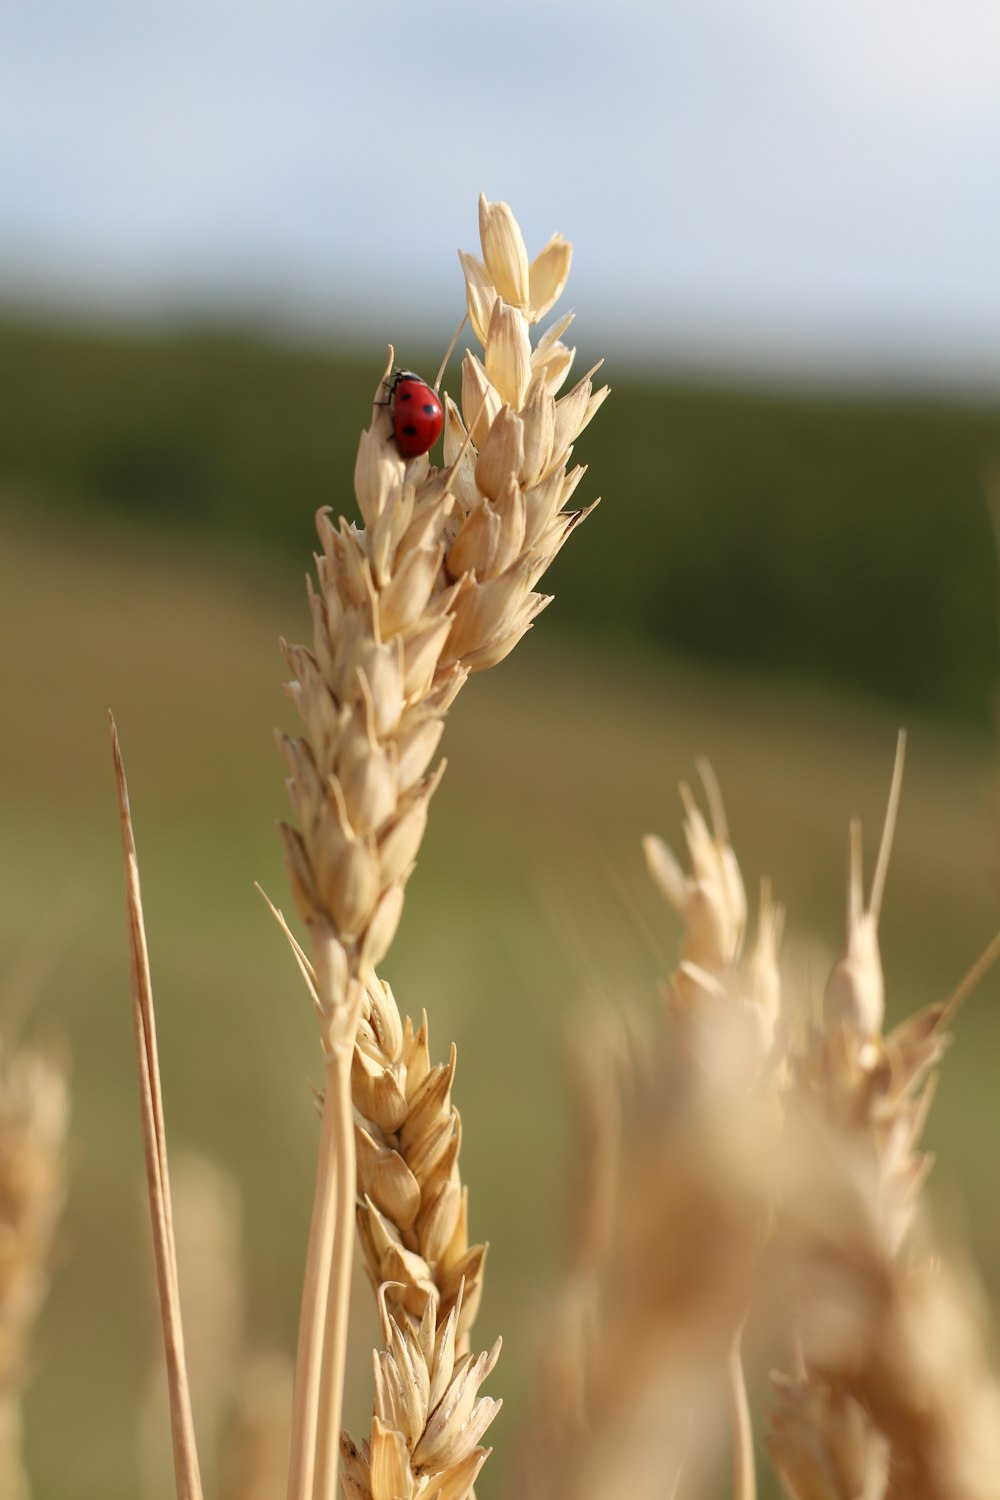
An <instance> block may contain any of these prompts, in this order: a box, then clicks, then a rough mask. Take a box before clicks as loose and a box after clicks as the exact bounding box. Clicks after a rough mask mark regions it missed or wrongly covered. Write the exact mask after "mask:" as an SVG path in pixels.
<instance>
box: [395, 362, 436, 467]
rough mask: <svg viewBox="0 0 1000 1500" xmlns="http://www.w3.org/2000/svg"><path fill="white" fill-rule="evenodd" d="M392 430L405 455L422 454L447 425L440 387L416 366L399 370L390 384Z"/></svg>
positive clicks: (431, 446) (401, 451) (430, 446)
mask: <svg viewBox="0 0 1000 1500" xmlns="http://www.w3.org/2000/svg"><path fill="white" fill-rule="evenodd" d="M389 404H390V405H391V407H392V432H393V436H394V437H395V439H396V447H397V448H398V449H399V452H400V455H401V457H403V458H418V457H419V456H420V454H421V453H426V452H428V450H429V449H431V448H433V447H434V444H435V443H436V442H437V440H438V438H439V437H440V436H441V428H442V427H443V426H444V409H443V407H442V406H441V402H440V400H439V399H438V394H437V391H435V390H432V389H431V387H430V386H429V385H428V384H427V382H426V381H425V380H421V378H420V376H419V375H415V374H414V373H413V371H412V370H399V371H398V372H397V374H396V375H394V376H393V381H392V384H391V385H390V387H389Z"/></svg>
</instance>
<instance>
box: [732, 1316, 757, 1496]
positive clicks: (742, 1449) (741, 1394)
mask: <svg viewBox="0 0 1000 1500" xmlns="http://www.w3.org/2000/svg"><path fill="white" fill-rule="evenodd" d="M742 1343H743V1329H742V1327H741V1328H740V1330H739V1332H738V1333H737V1335H736V1337H735V1338H734V1339H733V1343H732V1347H731V1349H730V1351H729V1360H728V1364H727V1367H726V1383H727V1387H728V1391H729V1411H730V1420H731V1423H732V1430H733V1500H756V1496H757V1474H756V1470H755V1468H754V1457H753V1424H752V1422H751V1420H750V1403H749V1402H748V1401H747V1386H746V1379H745V1377H744V1374H743V1356H742V1352H741V1346H742Z"/></svg>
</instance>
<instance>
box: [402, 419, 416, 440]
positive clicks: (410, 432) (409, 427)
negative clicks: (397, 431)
mask: <svg viewBox="0 0 1000 1500" xmlns="http://www.w3.org/2000/svg"><path fill="white" fill-rule="evenodd" d="M403 431H404V432H405V433H406V436H407V437H416V435H417V429H416V428H415V427H414V425H413V423H412V422H408V423H407V424H406V426H405V427H404V428H403Z"/></svg>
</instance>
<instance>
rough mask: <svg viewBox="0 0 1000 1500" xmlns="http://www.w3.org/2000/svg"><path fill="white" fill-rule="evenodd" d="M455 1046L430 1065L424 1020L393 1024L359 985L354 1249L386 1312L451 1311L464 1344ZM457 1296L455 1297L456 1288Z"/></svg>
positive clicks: (464, 1229) (390, 1009)
mask: <svg viewBox="0 0 1000 1500" xmlns="http://www.w3.org/2000/svg"><path fill="white" fill-rule="evenodd" d="M454 1072H455V1048H454V1047H452V1049H451V1056H450V1058H449V1060H448V1062H447V1063H438V1064H436V1065H435V1066H432V1065H431V1061H430V1054H429V1051H428V1028H427V1018H426V1016H425V1017H424V1019H423V1022H422V1024H421V1025H420V1027H419V1029H417V1030H416V1031H415V1030H414V1027H413V1023H412V1022H411V1021H410V1019H409V1018H408V1017H407V1020H406V1022H405V1023H402V1022H401V1021H400V1016H399V1011H398V1010H397V1008H396V1002H395V998H394V997H393V994H392V991H391V989H390V988H389V986H388V985H387V984H385V983H384V982H383V981H380V980H376V979H375V978H374V976H373V977H372V978H371V979H370V980H369V983H368V986H367V989H366V995H365V1006H364V1009H363V1012H362V1018H361V1021H360V1023H359V1026H358V1044H357V1048H356V1050H355V1054H354V1069H353V1077H352V1082H353V1096H354V1109H355V1132H356V1139H357V1160H358V1192H359V1196H360V1199H361V1202H360V1205H359V1209H358V1226H359V1232H360V1242H361V1247H362V1250H363V1251H364V1255H365V1260H366V1262H367V1265H368V1270H369V1274H370V1275H371V1278H372V1281H373V1283H374V1285H375V1286H376V1288H379V1287H381V1288H382V1292H381V1295H382V1296H384V1298H385V1299H386V1300H387V1303H388V1305H389V1307H390V1308H392V1309H397V1308H399V1309H402V1310H405V1311H406V1312H407V1313H409V1314H411V1316H413V1317H416V1318H422V1317H423V1315H424V1313H425V1312H426V1310H427V1307H428V1305H432V1304H434V1305H436V1306H435V1312H434V1316H435V1319H436V1322H437V1323H438V1324H441V1323H443V1321H444V1320H445V1318H447V1316H448V1315H449V1313H450V1312H451V1311H452V1309H453V1308H454V1307H456V1305H458V1304H459V1294H460V1291H461V1292H462V1295H461V1305H460V1313H459V1320H458V1330H457V1338H458V1341H459V1348H460V1350H462V1351H463V1352H464V1348H465V1339H466V1335H467V1334H468V1331H469V1329H470V1328H471V1327H472V1323H473V1321H474V1319H475V1316H476V1311H477V1309H478V1307H479V1301H480V1297H481V1295H482V1281H483V1270H484V1267H485V1260H486V1247H485V1246H484V1245H473V1246H471V1247H470V1245H469V1236H468V1193H467V1191H466V1189H465V1188H463V1186H462V1181H461V1177H460V1175H459V1169H458V1153H459V1149H460V1146H461V1138H462V1137H461V1123H460V1120H459V1116H458V1112H457V1111H456V1110H455V1109H453V1108H452V1105H451V1085H452V1079H453V1077H454ZM463 1289H464V1290H463Z"/></svg>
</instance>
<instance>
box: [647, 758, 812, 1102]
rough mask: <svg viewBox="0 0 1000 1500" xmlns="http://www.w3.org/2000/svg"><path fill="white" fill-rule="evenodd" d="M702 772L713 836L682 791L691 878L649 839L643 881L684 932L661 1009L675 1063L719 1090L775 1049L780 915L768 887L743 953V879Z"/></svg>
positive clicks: (718, 800)
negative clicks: (677, 1057) (680, 1061)
mask: <svg viewBox="0 0 1000 1500" xmlns="http://www.w3.org/2000/svg"><path fill="white" fill-rule="evenodd" d="M699 771H700V773H701V777H702V780H703V782H704V785H705V790H706V793H707V795H708V802H709V808H710V812H711V817H712V826H711V829H710V828H709V825H708V824H707V823H706V821H705V819H704V817H703V815H702V813H701V811H700V809H699V808H698V806H697V804H696V803H695V800H694V798H693V797H692V795H691V792H690V791H689V789H688V787H687V786H686V785H682V786H681V798H682V801H683V803H684V809H685V814H686V816H685V823H684V832H685V837H686V840H687V846H688V854H689V859H690V864H691V869H690V873H685V871H684V870H683V869H682V868H681V866H680V864H679V863H678V861H677V859H676V857H675V856H674V854H673V852H672V851H671V849H670V848H669V846H668V845H667V844H666V843H664V841H663V840H662V839H661V838H659V837H658V836H657V835H655V834H647V835H646V837H645V839H644V840H643V848H644V851H645V854H646V863H647V865H648V867H649V871H650V874H651V875H652V877H653V879H654V881H655V882H656V884H657V886H658V887H659V889H660V891H661V892H662V894H663V895H664V896H665V897H666V899H667V900H668V901H669V902H670V904H671V905H672V906H673V907H674V908H675V910H676V911H677V912H678V913H679V914H680V917H681V919H682V921H683V924H684V927H683V934H682V940H681V963H680V965H679V967H678V968H677V969H675V970H674V972H673V974H672V975H671V976H670V979H669V981H668V983H667V987H666V1000H667V1009H668V1013H669V1016H670V1020H671V1024H672V1029H673V1033H674V1037H675V1039H676V1041H677V1043H678V1044H679V1047H680V1049H681V1052H682V1055H684V1056H687V1057H688V1058H690V1060H691V1061H692V1062H693V1063H694V1064H695V1066H696V1069H697V1071H698V1073H699V1075H700V1076H702V1077H703V1078H707V1079H709V1080H714V1081H715V1082H716V1083H729V1082H733V1081H735V1080H736V1079H737V1078H742V1079H744V1081H746V1082H750V1081H752V1080H753V1079H754V1078H755V1076H756V1074H757V1073H758V1071H759V1070H760V1068H761V1066H762V1065H763V1064H764V1062H765V1061H766V1060H767V1059H768V1057H769V1056H770V1055H771V1052H772V1049H773V1047H774V1042H775V1029H776V1026H777V1022H778V1015H779V1011H780V1008H781V976H780V972H779V968H778V951H779V948H780V945H781V932H782V926H783V921H784V914H783V911H782V909H781V907H780V906H775V905H774V903H773V901H772V899H771V891H770V886H769V885H768V884H767V883H766V882H765V883H764V884H763V885H762V887H761V896H760V908H759V913H758V920H757V931H756V935H755V938H754V942H753V944H752V946H751V947H750V949H749V951H745V947H744V939H745V934H746V921H747V900H746V893H745V890H744V885H743V877H742V875H741V874H740V867H739V863H738V861H737V858H736V855H735V853H734V851H733V847H732V845H731V843H730V841H729V831H728V828H727V826H726V817H725V811H724V808H723V804H722V797H721V794H720V792H719V788H718V785H717V783H716V780H715V777H714V775H713V773H712V770H711V767H710V766H709V765H708V763H707V762H705V761H701V762H699Z"/></svg>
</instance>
